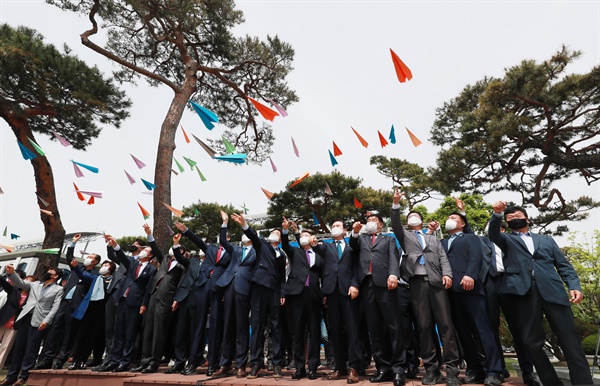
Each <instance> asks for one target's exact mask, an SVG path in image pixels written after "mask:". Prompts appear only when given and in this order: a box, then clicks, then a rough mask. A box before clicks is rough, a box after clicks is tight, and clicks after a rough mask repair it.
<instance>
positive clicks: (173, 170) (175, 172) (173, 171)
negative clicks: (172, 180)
mask: <svg viewBox="0 0 600 386" xmlns="http://www.w3.org/2000/svg"><path fill="white" fill-rule="evenodd" d="M171 172H172V173H173V174H175V175H176V176H178V175H179V173H178V172H177V170H175V169H173V168H171Z"/></svg>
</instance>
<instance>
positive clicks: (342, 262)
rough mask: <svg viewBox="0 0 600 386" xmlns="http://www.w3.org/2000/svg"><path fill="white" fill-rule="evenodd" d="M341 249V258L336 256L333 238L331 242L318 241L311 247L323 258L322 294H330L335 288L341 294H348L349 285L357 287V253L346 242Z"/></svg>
mask: <svg viewBox="0 0 600 386" xmlns="http://www.w3.org/2000/svg"><path fill="white" fill-rule="evenodd" d="M344 244H345V247H344V249H343V250H342V258H341V259H340V258H338V251H337V245H336V243H335V240H334V241H333V242H331V243H319V244H317V246H315V247H313V250H314V251H315V252H317V254H319V255H320V256H321V257H322V258H323V268H322V270H321V286H322V291H323V295H331V294H332V293H333V291H335V290H336V289H337V290H339V292H340V294H341V295H342V296H348V290H349V289H350V287H351V286H353V287H357V288H358V287H359V285H360V282H359V280H358V255H357V254H356V253H355V252H354V251H353V250H352V248H351V247H350V245H348V243H347V242H345V243H344Z"/></svg>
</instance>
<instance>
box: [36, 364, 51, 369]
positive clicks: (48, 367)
mask: <svg viewBox="0 0 600 386" xmlns="http://www.w3.org/2000/svg"><path fill="white" fill-rule="evenodd" d="M51 368H52V363H50V362H40V363H38V364H37V365H35V370H50V369H51Z"/></svg>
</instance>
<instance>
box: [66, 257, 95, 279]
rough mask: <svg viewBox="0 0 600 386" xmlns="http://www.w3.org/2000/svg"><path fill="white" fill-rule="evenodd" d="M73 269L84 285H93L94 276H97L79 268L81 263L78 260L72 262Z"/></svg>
mask: <svg viewBox="0 0 600 386" xmlns="http://www.w3.org/2000/svg"><path fill="white" fill-rule="evenodd" d="M70 265H71V269H72V270H73V272H75V274H76V275H77V277H78V278H79V279H80V280H81V281H82V282H83V283H84V284H92V282H93V281H94V276H96V275H90V274H89V273H87V272H84V271H83V270H82V269H81V267H80V266H79V263H78V262H77V260H72V261H71V263H70Z"/></svg>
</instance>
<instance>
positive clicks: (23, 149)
mask: <svg viewBox="0 0 600 386" xmlns="http://www.w3.org/2000/svg"><path fill="white" fill-rule="evenodd" d="M17 143H18V144H19V148H20V149H21V155H22V156H23V159H25V160H26V161H29V160H32V159H36V158H37V155H36V154H35V153H34V152H32V151H31V150H29V149H28V148H27V147H25V145H23V144H22V143H21V142H19V141H18V140H17Z"/></svg>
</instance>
